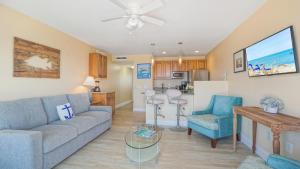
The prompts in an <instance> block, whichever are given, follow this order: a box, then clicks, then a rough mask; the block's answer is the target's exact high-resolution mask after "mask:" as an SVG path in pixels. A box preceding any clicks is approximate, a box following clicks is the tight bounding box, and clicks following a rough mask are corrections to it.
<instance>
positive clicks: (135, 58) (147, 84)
mask: <svg viewBox="0 0 300 169" xmlns="http://www.w3.org/2000/svg"><path fill="white" fill-rule="evenodd" d="M151 59H152V55H147V54H145V55H130V56H128V60H129V62H131V63H132V64H133V65H134V70H133V111H136V112H144V111H145V110H146V105H145V95H144V92H145V89H152V88H153V80H152V77H153V69H151V71H152V73H151V78H150V79H137V69H136V66H137V64H139V63H151Z"/></svg>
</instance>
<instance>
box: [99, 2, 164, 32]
mask: <svg viewBox="0 0 300 169" xmlns="http://www.w3.org/2000/svg"><path fill="white" fill-rule="evenodd" d="M110 1H111V2H112V3H113V4H115V5H117V6H118V7H120V8H122V9H124V10H125V13H126V14H125V15H123V16H119V17H114V18H109V19H103V20H102V22H109V21H113V20H119V19H128V20H127V23H126V25H125V26H126V28H128V29H129V30H131V31H133V30H135V29H139V28H142V27H143V26H144V24H145V22H146V23H151V24H155V25H159V26H162V25H163V24H164V23H165V22H164V21H163V20H161V19H158V18H155V17H151V16H148V15H147V14H148V13H149V12H151V11H153V10H156V9H158V8H161V7H162V6H163V5H164V4H163V2H162V1H161V0H151V2H150V3H149V4H147V5H145V6H141V5H140V4H137V3H128V4H127V3H125V2H124V0H110Z"/></svg>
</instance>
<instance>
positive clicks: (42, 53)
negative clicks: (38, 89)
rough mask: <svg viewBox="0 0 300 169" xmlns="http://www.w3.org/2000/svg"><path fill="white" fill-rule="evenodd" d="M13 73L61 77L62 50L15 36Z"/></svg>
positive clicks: (21, 75)
mask: <svg viewBox="0 0 300 169" xmlns="http://www.w3.org/2000/svg"><path fill="white" fill-rule="evenodd" d="M13 75H14V77H29V78H55V79H58V78H60V50H58V49H54V48H51V47H48V46H45V45H41V44H38V43H34V42H31V41H28V40H24V39H21V38H17V37H15V39H14V73H13Z"/></svg>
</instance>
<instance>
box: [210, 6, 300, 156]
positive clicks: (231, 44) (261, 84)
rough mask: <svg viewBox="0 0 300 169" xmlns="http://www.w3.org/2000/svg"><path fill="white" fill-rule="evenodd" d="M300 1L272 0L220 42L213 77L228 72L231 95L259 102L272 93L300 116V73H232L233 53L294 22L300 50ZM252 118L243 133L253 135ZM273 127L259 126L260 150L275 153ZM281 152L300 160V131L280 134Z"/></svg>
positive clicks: (212, 54) (213, 53)
mask: <svg viewBox="0 0 300 169" xmlns="http://www.w3.org/2000/svg"><path fill="white" fill-rule="evenodd" d="M299 16H300V1H299V0H269V1H267V2H266V4H265V5H264V6H263V7H261V8H260V9H259V10H258V11H257V12H256V13H255V14H254V15H253V16H251V17H250V18H249V19H248V20H247V21H245V22H244V23H243V24H241V25H240V26H239V27H238V28H237V29H236V30H235V31H234V32H233V33H232V34H231V35H230V36H229V37H227V38H226V39H225V40H224V41H223V42H221V43H220V44H219V45H218V46H217V47H216V48H215V49H213V50H212V51H211V52H210V53H209V55H208V68H209V70H210V73H211V79H212V80H223V79H224V73H225V72H227V77H228V81H229V94H231V95H239V96H242V97H243V98H244V104H245V105H254V106H258V105H259V100H260V99H261V98H262V97H264V96H266V95H272V96H276V97H279V98H281V99H282V100H283V101H284V103H285V105H286V108H285V109H284V111H283V113H286V114H289V115H293V116H297V117H300V107H299V96H298V95H299V94H298V93H299V92H300V91H299V86H300V74H299V73H297V74H289V75H276V76H271V77H256V78H249V77H248V75H247V73H246V72H243V73H237V74H234V73H233V59H232V55H233V53H234V52H236V51H238V50H240V49H242V48H245V47H247V46H248V45H251V44H253V43H255V42H257V41H259V40H261V39H263V38H265V37H267V36H269V35H272V34H273V33H275V32H277V31H279V30H281V29H283V28H285V27H287V26H289V25H293V26H294V30H295V39H296V45H297V46H296V47H297V50H298V51H300V22H299ZM251 124H252V123H251V121H249V120H243V129H242V132H243V135H244V136H246V137H247V138H251ZM268 134H270V130H269V129H268V128H266V127H263V126H259V128H258V138H257V142H258V146H259V148H260V150H262V151H264V150H265V151H267V152H272V147H271V146H272V141H271V139H268ZM281 141H282V142H281V143H282V144H281V148H282V149H281V150H282V154H285V155H287V156H291V157H293V158H296V159H298V160H300V144H299V142H300V133H293V132H291V133H286V134H283V135H282V137H281ZM287 143H292V144H293V146H294V149H293V153H292V154H289V153H287V152H286V144H287Z"/></svg>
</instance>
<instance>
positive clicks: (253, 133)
mask: <svg viewBox="0 0 300 169" xmlns="http://www.w3.org/2000/svg"><path fill="white" fill-rule="evenodd" d="M256 131H257V122H256V121H252V153H253V154H255V151H256Z"/></svg>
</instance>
